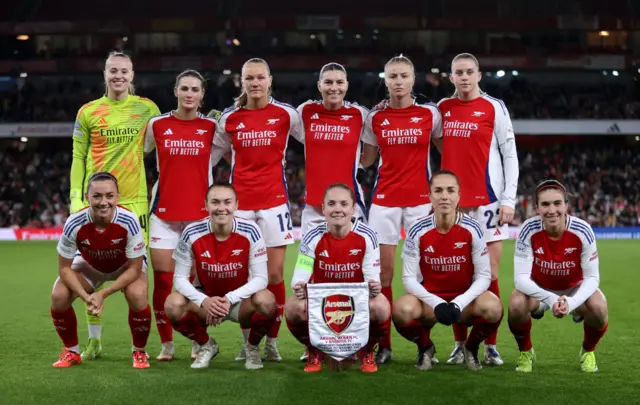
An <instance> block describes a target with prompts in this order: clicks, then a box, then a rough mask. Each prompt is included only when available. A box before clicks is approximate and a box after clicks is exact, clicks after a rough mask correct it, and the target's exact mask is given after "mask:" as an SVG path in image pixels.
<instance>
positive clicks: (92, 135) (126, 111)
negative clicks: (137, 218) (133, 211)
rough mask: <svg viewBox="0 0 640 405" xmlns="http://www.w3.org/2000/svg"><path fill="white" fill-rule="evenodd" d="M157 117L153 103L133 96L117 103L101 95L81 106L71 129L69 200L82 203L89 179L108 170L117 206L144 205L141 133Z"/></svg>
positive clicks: (142, 140)
mask: <svg viewBox="0 0 640 405" xmlns="http://www.w3.org/2000/svg"><path fill="white" fill-rule="evenodd" d="M158 114H160V110H158V107H157V106H156V104H155V103H154V102H153V101H151V100H149V99H146V98H144V97H139V96H133V95H129V96H127V98H125V99H124V100H121V101H114V100H111V99H109V98H107V97H106V96H104V97H101V98H99V99H97V100H94V101H91V102H89V103H87V104H85V105H83V106H82V108H80V110H79V111H78V116H77V117H76V122H75V127H74V130H73V163H72V165H71V187H70V189H71V199H72V200H73V199H74V198H83V200H84V193H85V191H86V188H87V181H88V179H89V177H90V176H91V175H92V174H93V173H95V172H99V171H108V172H110V173H111V174H113V175H114V176H115V177H116V178H117V179H118V186H119V189H120V204H123V205H126V204H133V203H137V202H146V201H147V180H146V175H145V171H144V163H143V159H144V154H143V145H144V133H145V126H146V125H147V123H148V122H149V119H150V118H151V117H153V116H154V115H158ZM83 162H84V163H83ZM78 193H80V195H78ZM85 204H86V202H85Z"/></svg>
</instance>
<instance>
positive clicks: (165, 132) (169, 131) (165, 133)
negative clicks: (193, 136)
mask: <svg viewBox="0 0 640 405" xmlns="http://www.w3.org/2000/svg"><path fill="white" fill-rule="evenodd" d="M163 135H173V131H172V130H171V128H168V129H167V130H166V131H164V134H163Z"/></svg>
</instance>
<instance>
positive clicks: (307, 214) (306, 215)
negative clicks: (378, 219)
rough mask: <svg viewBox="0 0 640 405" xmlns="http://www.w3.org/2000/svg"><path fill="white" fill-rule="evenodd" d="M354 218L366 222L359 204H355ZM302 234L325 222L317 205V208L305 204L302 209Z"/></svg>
mask: <svg viewBox="0 0 640 405" xmlns="http://www.w3.org/2000/svg"><path fill="white" fill-rule="evenodd" d="M354 216H355V217H356V218H358V219H359V220H361V221H362V222H364V223H365V224H366V223H367V217H366V216H365V214H364V211H363V210H362V208H361V207H360V205H359V204H356V212H355V215H354ZM301 222H302V224H301V225H302V236H303V237H304V235H306V233H307V232H308V231H309V230H311V229H313V228H315V227H316V226H318V225H320V224H322V223H324V222H326V219H325V217H324V215H322V208H320V207H318V208H317V209H316V208H315V207H313V206H311V205H306V206H305V207H304V210H302V219H301Z"/></svg>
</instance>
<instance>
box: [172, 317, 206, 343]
mask: <svg viewBox="0 0 640 405" xmlns="http://www.w3.org/2000/svg"><path fill="white" fill-rule="evenodd" d="M172 325H173V328H174V329H175V330H176V331H177V332H178V333H180V334H181V335H182V336H184V337H186V338H187V339H189V340H194V341H195V342H196V343H198V344H199V345H203V344H205V343H207V342H208V341H209V335H208V334H207V328H206V327H205V326H202V324H201V323H200V319H199V318H198V315H196V314H194V313H192V312H187V313H186V314H185V315H184V316H183V317H182V318H180V319H178V320H177V321H175V322H172Z"/></svg>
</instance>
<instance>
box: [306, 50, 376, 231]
mask: <svg viewBox="0 0 640 405" xmlns="http://www.w3.org/2000/svg"><path fill="white" fill-rule="evenodd" d="M348 88H349V82H348V81H347V71H346V70H345V68H344V67H343V66H342V65H340V64H338V63H328V64H326V65H324V66H323V67H322V69H321V70H320V78H319V80H318V90H319V91H320V94H322V100H318V101H311V100H309V101H307V102H306V103H304V104H301V105H300V106H299V107H298V112H299V113H300V116H301V117H302V122H303V124H304V130H305V131H304V132H305V141H304V153H305V173H306V176H305V183H306V194H305V202H306V205H305V207H304V210H303V211H302V235H303V236H304V235H305V234H306V233H307V232H308V231H309V230H310V229H311V228H313V227H315V226H317V225H319V224H321V223H323V222H325V221H326V219H325V217H324V215H322V198H323V194H324V192H325V190H326V189H327V187H329V186H330V185H331V184H336V183H341V184H348V185H349V187H351V189H352V190H353V191H354V193H355V196H356V213H355V216H356V217H357V218H358V219H360V220H361V221H363V220H364V219H365V217H366V211H365V206H364V201H363V199H362V189H361V187H360V185H359V184H358V181H357V180H356V173H357V170H358V165H359V163H360V153H361V150H360V149H361V148H360V135H361V134H362V128H363V127H364V121H365V119H366V117H367V114H369V110H367V109H366V108H364V107H361V106H359V105H358V104H355V103H350V102H348V101H344V97H345V95H346V94H347V90H348Z"/></svg>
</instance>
